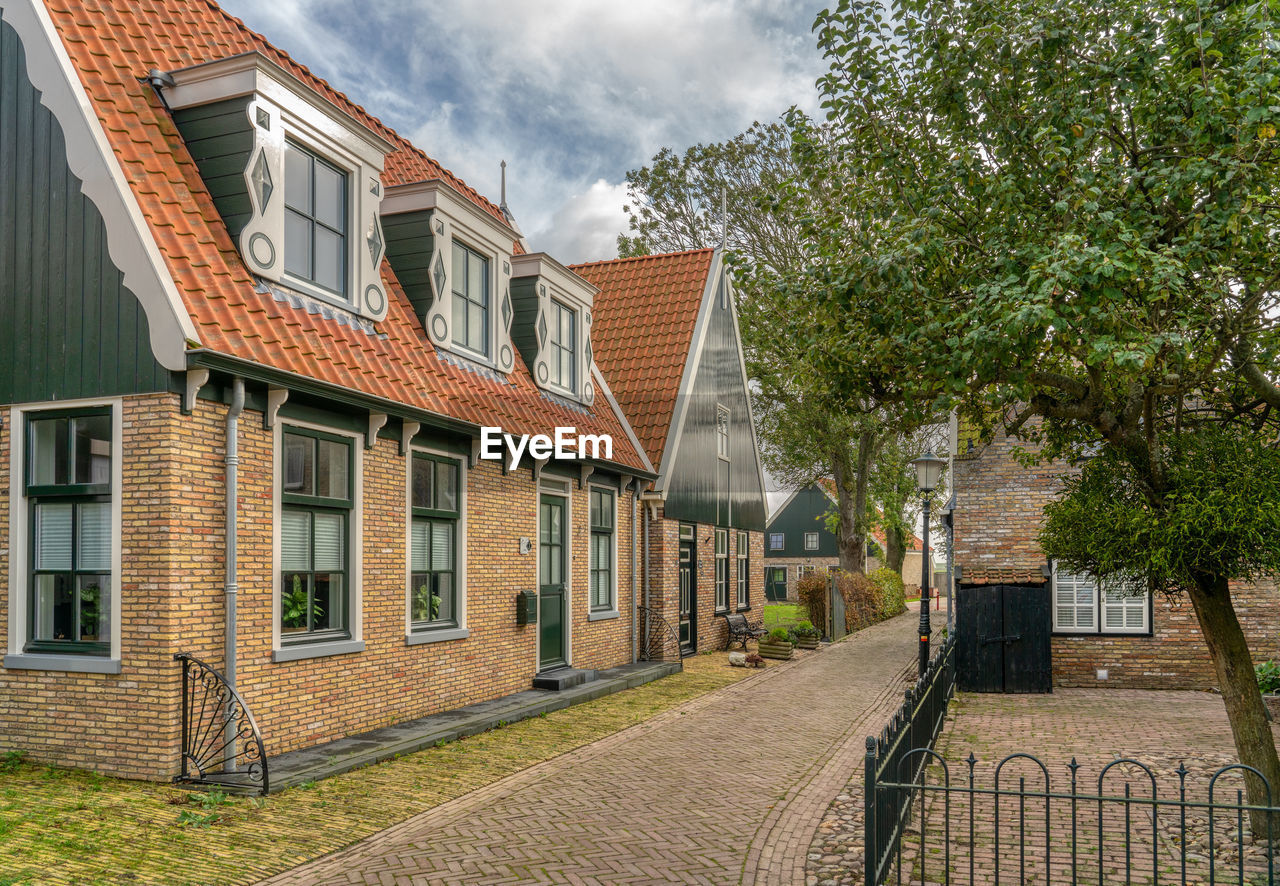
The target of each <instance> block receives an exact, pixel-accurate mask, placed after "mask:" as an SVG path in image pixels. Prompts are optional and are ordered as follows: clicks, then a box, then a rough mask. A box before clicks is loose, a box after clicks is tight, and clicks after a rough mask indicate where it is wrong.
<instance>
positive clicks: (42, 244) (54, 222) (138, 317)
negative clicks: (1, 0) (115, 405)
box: [0, 20, 170, 403]
mask: <svg viewBox="0 0 1280 886" xmlns="http://www.w3.org/2000/svg"><path fill="white" fill-rule="evenodd" d="M66 157H67V153H66V142H65V141H64V138H63V132H62V127H61V126H60V125H59V124H58V121H57V120H55V119H54V117H53V115H52V114H51V113H50V112H49V110H48V109H47V108H45V107H44V106H43V105H41V104H40V96H39V93H38V92H37V91H36V89H35V87H34V86H32V85H31V81H30V80H29V79H28V77H27V65H26V55H25V53H24V52H23V49H22V44H21V42H20V41H19V40H18V36H17V34H16V33H15V32H14V30H13V29H12V28H11V27H10V26H9V25H8V23H7V22H4V21H3V20H0V403H25V402H39V401H45V400H63V399H71V398H76V397H100V396H106V395H113V394H129V393H143V392H148V391H160V390H166V389H167V388H168V387H169V383H170V380H169V374H168V372H166V371H165V369H164V368H163V367H161V366H160V365H159V364H158V363H156V361H155V358H154V357H153V356H152V354H151V342H150V338H149V331H148V328H147V319H146V315H145V314H144V313H143V310H142V306H141V305H140V304H139V303H138V300H137V298H136V297H135V296H134V295H133V293H132V292H130V291H129V290H128V289H126V288H125V287H124V277H123V275H122V274H121V273H120V271H119V269H117V268H116V266H115V265H114V264H112V262H111V258H110V256H109V254H108V252H107V234H106V227H105V225H104V224H103V220H102V216H101V215H99V213H98V210H97V208H96V207H94V205H93V204H92V203H91V202H90V201H89V200H88V199H87V198H85V196H84V195H83V194H82V193H81V192H80V180H79V179H77V178H76V177H75V176H74V175H73V174H72V173H71V171H70V169H69V168H68V167H67V159H66ZM126 235H127V234H126Z"/></svg>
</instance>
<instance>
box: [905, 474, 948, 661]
mask: <svg viewBox="0 0 1280 886" xmlns="http://www.w3.org/2000/svg"><path fill="white" fill-rule="evenodd" d="M911 464H913V465H914V466H915V469H916V486H917V487H919V489H920V495H921V496H923V498H924V557H923V559H922V560H921V567H920V573H921V578H920V671H919V674H918V675H917V676H919V677H923V676H924V672H925V671H926V670H927V669H928V667H929V634H930V629H929V578H930V573H931V572H933V569H932V568H930V567H931V566H932V565H933V564H932V563H930V562H929V493H931V492H933V490H934V487H936V486H937V485H938V481H939V480H941V479H942V469H943V468H944V467H945V466H946V464H947V460H946V459H945V458H938V456H936V455H934V454H933V452H932V451H930V452H926V453H925V454H924V455H922V456H920V457H919V458H917V459H915V460H914V461H912V462H911Z"/></svg>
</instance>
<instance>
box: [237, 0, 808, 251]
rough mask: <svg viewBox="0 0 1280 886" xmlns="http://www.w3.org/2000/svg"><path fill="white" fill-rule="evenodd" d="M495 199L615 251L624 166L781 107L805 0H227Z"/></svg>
mask: <svg viewBox="0 0 1280 886" xmlns="http://www.w3.org/2000/svg"><path fill="white" fill-rule="evenodd" d="M222 5H223V7H224V8H225V9H227V11H229V12H231V13H232V14H233V15H236V16H239V17H240V18H242V19H244V21H245V22H246V23H247V24H248V25H249V26H250V27H252V28H254V29H255V30H258V31H260V32H262V33H263V34H265V35H266V36H267V38H268V39H270V40H271V41H272V42H273V43H275V44H276V45H277V46H279V47H281V48H282V49H284V50H286V51H288V52H289V53H290V54H292V55H293V56H294V57H295V58H297V59H298V60H299V61H300V62H302V63H303V64H305V65H308V66H309V67H311V68H312V69H313V70H314V71H316V73H318V74H320V75H321V76H323V77H325V78H326V79H327V80H329V81H330V82H331V83H332V84H333V85H334V86H335V87H336V88H338V89H340V90H342V91H344V92H346V93H347V94H348V95H349V96H350V97H351V98H352V99H354V100H355V101H356V102H358V103H360V104H361V105H363V106H364V107H365V108H366V109H367V110H368V111H370V112H371V113H372V114H374V115H375V116H377V117H380V118H381V119H382V120H383V121H385V122H386V123H389V124H390V125H391V126H393V127H394V128H395V129H397V130H398V131H399V132H401V133H402V134H404V135H406V136H408V137H409V139H410V140H411V141H413V142H414V143H415V144H417V145H418V146H419V147H421V148H422V149H423V150H425V151H426V152H427V153H428V154H430V155H431V156H433V157H434V158H436V159H437V160H439V161H440V162H441V163H442V164H444V165H445V166H446V167H448V168H450V169H452V170H453V171H454V172H455V173H457V174H458V175H460V176H462V178H464V179H465V180H466V181H467V182H468V183H469V184H471V185H472V186H474V187H476V188H478V189H479V190H480V191H481V192H482V193H484V194H486V195H487V196H489V197H491V198H492V199H494V200H495V201H496V200H497V199H498V195H499V165H498V164H499V161H501V160H504V159H505V160H506V161H507V164H508V169H507V202H508V203H509V205H510V206H511V209H512V211H513V212H514V213H515V216H516V219H517V221H518V222H519V223H520V226H521V227H522V228H523V230H524V233H525V235H526V236H527V237H528V239H529V241H530V245H531V247H532V248H533V249H535V250H539V251H546V252H550V253H551V254H553V255H554V256H556V257H557V258H559V259H560V260H561V261H564V262H566V263H570V262H579V261H587V260H591V259H601V258H612V257H614V256H615V255H616V247H615V240H616V237H617V234H618V233H619V232H620V231H623V230H625V228H626V217H625V215H624V214H623V212H622V206H623V203H624V202H625V195H626V190H625V185H624V182H625V179H626V173H627V170H629V169H635V168H637V167H638V166H641V165H643V164H645V163H646V162H647V161H648V160H649V158H651V157H652V156H653V155H654V154H655V153H656V152H657V151H658V149H659V148H661V147H663V146H670V147H672V148H675V149H677V150H679V151H683V149H684V148H686V147H688V146H689V145H692V144H695V143H697V142H707V141H720V140H723V139H726V138H729V137H731V136H733V135H735V134H737V133H738V132H740V131H742V130H743V129H745V128H746V127H747V126H749V125H750V124H751V123H752V122H753V121H755V120H768V119H774V118H776V117H777V116H779V115H780V114H782V113H783V112H784V111H785V110H786V109H787V108H788V107H790V106H791V105H793V104H796V105H800V106H801V107H803V108H805V109H806V110H809V111H813V110H814V108H815V106H816V99H815V95H816V94H815V90H814V86H813V82H814V80H815V79H816V78H817V77H818V75H819V73H820V72H821V70H822V67H823V65H822V60H821V57H820V55H819V53H818V51H817V49H816V48H815V43H814V39H813V35H812V34H811V33H810V27H811V25H812V23H813V20H814V17H815V16H816V14H817V13H818V11H820V10H821V8H822V6H823V4H822V3H821V2H811V0H782V2H778V0H633V2H618V0H367V2H365V3H351V2H349V0H341V2H338V0H267V2H263V0H223V4H222Z"/></svg>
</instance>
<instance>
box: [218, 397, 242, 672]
mask: <svg viewBox="0 0 1280 886" xmlns="http://www.w3.org/2000/svg"><path fill="white" fill-rule="evenodd" d="M242 412H244V379H242V378H240V377H239V376H236V378H235V379H234V380H233V381H232V383H231V410H230V411H229V412H228V413H227V575H226V581H225V584H224V588H225V591H226V597H225V599H226V612H227V627H226V643H227V645H226V650H225V651H224V652H223V659H222V661H223V672H224V676H226V678H227V684H228V685H229V686H231V688H232V689H234V688H235V685H236V597H237V595H238V593H239V591H240V585H239V584H238V583H237V582H236V576H237V566H238V562H237V556H238V555H237V551H236V534H237V533H236V520H237V518H238V509H239V500H240V414H241V413H242Z"/></svg>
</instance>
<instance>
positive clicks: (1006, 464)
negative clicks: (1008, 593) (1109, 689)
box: [951, 425, 1280, 689]
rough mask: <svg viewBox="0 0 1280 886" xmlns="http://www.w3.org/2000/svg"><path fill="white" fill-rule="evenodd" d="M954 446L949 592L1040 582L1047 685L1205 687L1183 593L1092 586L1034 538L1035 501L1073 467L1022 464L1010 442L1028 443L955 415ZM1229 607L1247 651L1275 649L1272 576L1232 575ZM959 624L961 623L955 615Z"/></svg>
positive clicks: (1279, 650)
mask: <svg viewBox="0 0 1280 886" xmlns="http://www.w3.org/2000/svg"><path fill="white" fill-rule="evenodd" d="M958 437H959V440H958V442H959V445H958V446H955V447H953V451H955V452H957V455H956V456H955V457H954V462H953V466H952V472H951V476H952V477H953V478H954V489H955V510H954V512H953V521H954V522H953V526H954V533H955V536H954V539H955V541H954V545H955V547H954V556H955V566H956V583H957V599H963V597H964V595H965V591H966V589H970V588H977V587H981V586H991V585H1015V586H1029V587H1034V588H1041V589H1043V592H1044V593H1045V594H1047V595H1049V600H1048V603H1049V606H1048V609H1049V611H1050V612H1051V616H1050V617H1051V620H1052V627H1051V630H1052V633H1051V637H1050V647H1051V656H1052V661H1051V666H1052V681H1053V685H1054V686H1063V687H1097V686H1115V687H1121V688H1133V689H1207V688H1210V687H1212V686H1213V685H1214V683H1215V680H1216V678H1215V676H1214V673H1213V664H1212V662H1211V661H1210V659H1209V653H1208V650H1207V649H1206V647H1205V644H1204V638H1203V637H1202V636H1201V634H1200V628H1199V625H1198V623H1197V621H1196V615H1195V611H1194V610H1193V609H1192V607H1191V603H1190V601H1189V600H1187V599H1186V598H1185V597H1175V598H1170V599H1165V598H1163V597H1160V596H1159V595H1157V596H1156V597H1155V598H1154V599H1153V598H1152V595H1150V594H1143V593H1140V594H1138V595H1136V596H1135V595H1132V594H1128V593H1126V594H1121V593H1119V592H1118V589H1115V590H1111V591H1108V589H1107V588H1106V587H1105V586H1104V587H1103V588H1102V589H1101V592H1100V590H1099V587H1098V582H1097V581H1096V580H1095V579H1094V578H1093V577H1092V576H1088V575H1072V574H1069V573H1067V572H1066V571H1065V570H1062V569H1059V568H1058V567H1057V566H1056V564H1053V563H1050V562H1048V561H1047V560H1046V558H1045V557H1044V555H1043V553H1042V552H1041V551H1040V546H1039V544H1038V543H1037V541H1036V537H1037V534H1038V533H1039V530H1040V526H1041V524H1042V523H1043V521H1044V506H1045V505H1046V504H1047V503H1048V502H1049V501H1051V500H1052V499H1053V498H1054V497H1055V496H1057V494H1058V493H1059V490H1060V489H1061V481H1060V478H1061V477H1062V476H1064V475H1067V474H1069V473H1070V472H1071V471H1073V470H1077V469H1075V468H1072V467H1071V466H1070V465H1067V464H1063V463H1061V462H1054V463H1050V464H1041V465H1036V466H1034V467H1030V468H1028V467H1024V466H1023V465H1022V464H1020V463H1019V462H1018V461H1016V460H1015V458H1014V452H1015V450H1017V449H1022V450H1028V451H1034V448H1035V447H1034V446H1033V445H1031V444H1027V443H1022V442H1020V441H1017V440H1014V439H1011V438H1009V437H1007V436H1006V435H1005V434H1004V433H1003V432H1002V431H1000V430H997V432H996V433H995V434H994V436H993V438H992V439H990V440H983V439H979V438H978V437H977V436H976V435H975V434H974V433H973V432H972V430H970V429H967V428H965V427H964V426H963V425H962V426H961V428H960V431H959V435H958ZM1232 597H1233V600H1234V603H1235V608H1236V613H1237V615H1238V616H1239V618H1240V623H1241V625H1242V627H1243V628H1244V631H1245V636H1246V637H1247V638H1248V640H1249V644H1250V647H1251V650H1252V652H1253V656H1254V660H1255V661H1256V662H1262V661H1265V660H1267V659H1271V658H1280V592H1277V587H1276V583H1275V582H1274V581H1270V582H1263V583H1259V584H1250V583H1233V584H1232ZM960 629H961V630H963V629H964V625H963V624H961V625H960Z"/></svg>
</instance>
